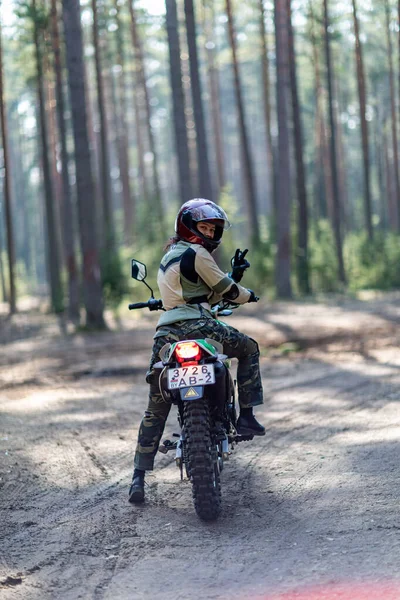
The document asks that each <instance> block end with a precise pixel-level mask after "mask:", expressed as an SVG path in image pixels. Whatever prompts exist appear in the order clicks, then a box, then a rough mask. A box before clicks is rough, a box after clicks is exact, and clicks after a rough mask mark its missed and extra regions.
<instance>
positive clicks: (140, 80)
mask: <svg viewBox="0 0 400 600" xmlns="http://www.w3.org/2000/svg"><path fill="white" fill-rule="evenodd" d="M133 2H134V0H128V5H129V13H130V17H131V36H132V45H133V49H134V55H135V63H136V76H137V79H136V81H137V84H138V94H139V98H138V100H139V109H140V108H141V105H143V108H144V113H145V120H146V128H147V135H148V139H149V149H150V152H151V154H152V156H153V162H152V176H153V177H152V179H153V194H154V203H153V206H154V209H155V210H156V211H157V213H158V219H156V220H154V219H151V222H152V223H154V224H157V225H158V229H159V231H158V233H163V232H164V229H165V228H164V221H165V217H164V209H163V206H162V202H161V190H160V182H159V177H158V157H157V152H156V144H155V139H154V132H153V128H152V125H151V110H150V97H149V91H148V89H147V77H146V71H145V65H144V56H143V48H142V42H141V39H140V37H139V32H138V28H137V22H136V14H135V10H134V8H133ZM139 114H140V111H139ZM151 210H152V209H151V208H150V211H151Z"/></svg>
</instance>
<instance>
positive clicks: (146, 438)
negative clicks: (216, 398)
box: [134, 318, 263, 471]
mask: <svg viewBox="0 0 400 600" xmlns="http://www.w3.org/2000/svg"><path fill="white" fill-rule="evenodd" d="M206 337H207V338H211V339H214V340H216V341H218V342H220V343H221V344H223V347H224V353H225V354H226V355H227V356H228V357H229V358H237V359H238V369H237V383H238V392H239V394H238V395H239V405H240V406H241V407H243V408H246V407H251V406H257V405H259V404H262V403H263V390H262V384H261V376H260V367H259V356H260V353H259V349H258V344H257V342H256V341H255V340H253V339H252V338H250V337H248V336H247V335H245V334H244V333H240V331H238V330H237V329H234V328H233V327H230V326H228V325H225V324H223V323H221V322H219V321H216V320H214V319H211V318H203V319H192V320H189V321H180V322H178V323H173V324H172V325H170V326H164V327H162V328H160V329H159V330H158V332H157V334H156V337H155V341H154V346H153V354H152V357H151V360H150V370H149V372H148V374H147V381H148V382H149V383H150V393H149V403H148V406H147V410H146V411H145V413H144V416H143V419H142V422H141V424H140V428H139V435H138V442H137V446H136V453H135V461H134V464H135V467H136V468H138V469H143V470H145V471H151V470H152V469H153V465H154V458H155V455H156V453H157V450H158V445H159V443H160V440H161V436H162V434H163V431H164V426H165V422H166V420H167V417H168V414H169V411H170V408H171V405H170V404H169V403H167V402H165V401H164V399H163V398H162V396H161V393H160V389H159V386H158V377H152V367H153V365H154V364H155V363H156V362H157V361H159V360H160V358H159V356H158V353H159V351H160V350H161V348H162V347H163V346H164V344H166V343H167V342H177V341H179V340H184V339H203V338H206Z"/></svg>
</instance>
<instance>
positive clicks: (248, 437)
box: [235, 433, 254, 444]
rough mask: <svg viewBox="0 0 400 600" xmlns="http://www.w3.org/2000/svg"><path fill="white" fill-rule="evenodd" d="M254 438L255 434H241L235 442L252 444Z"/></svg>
mask: <svg viewBox="0 0 400 600" xmlns="http://www.w3.org/2000/svg"><path fill="white" fill-rule="evenodd" d="M253 438H254V435H253V434H248V435H240V433H238V434H237V436H236V438H235V442H236V443H237V444H238V443H239V442H251V440H252V439H253Z"/></svg>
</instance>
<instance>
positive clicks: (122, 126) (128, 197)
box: [114, 0, 137, 245]
mask: <svg viewBox="0 0 400 600" xmlns="http://www.w3.org/2000/svg"><path fill="white" fill-rule="evenodd" d="M114 8H115V19H116V25H117V31H116V37H117V60H118V64H119V66H120V67H121V71H120V72H119V73H118V75H117V90H116V100H117V103H116V107H117V124H118V130H117V145H118V158H119V168H120V175H121V183H122V199H123V208H124V238H125V243H126V244H127V245H131V244H132V243H133V242H134V240H135V238H136V235H135V233H136V229H135V226H136V203H137V199H136V194H135V191H134V188H133V183H132V182H131V179H130V176H129V152H128V135H127V130H128V128H127V123H126V118H125V115H126V114H127V110H128V107H127V102H126V80H125V51H124V40H123V24H122V19H121V6H120V4H119V2H118V0H114Z"/></svg>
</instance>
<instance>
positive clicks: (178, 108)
mask: <svg viewBox="0 0 400 600" xmlns="http://www.w3.org/2000/svg"><path fill="white" fill-rule="evenodd" d="M165 7H166V27H167V34H168V51H169V73H170V81H171V90H172V104H173V115H174V131H175V145H176V153H177V157H178V171H179V190H180V199H181V202H182V203H183V202H186V201H187V200H189V199H190V198H191V197H192V184H191V173H190V162H189V146H188V137H187V127H186V118H185V98H184V94H183V86H182V67H181V49H180V41H179V30H178V13H177V7H176V0H165Z"/></svg>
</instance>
